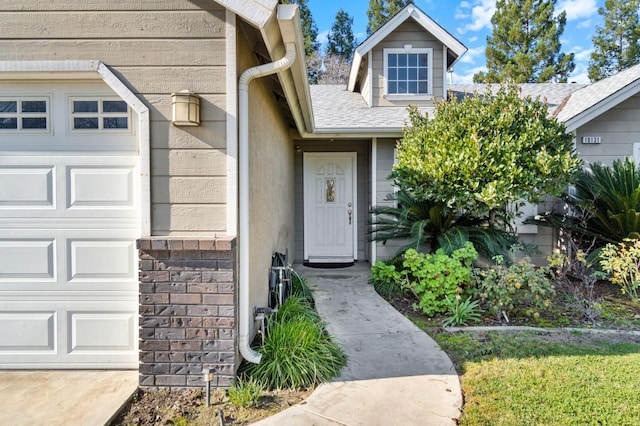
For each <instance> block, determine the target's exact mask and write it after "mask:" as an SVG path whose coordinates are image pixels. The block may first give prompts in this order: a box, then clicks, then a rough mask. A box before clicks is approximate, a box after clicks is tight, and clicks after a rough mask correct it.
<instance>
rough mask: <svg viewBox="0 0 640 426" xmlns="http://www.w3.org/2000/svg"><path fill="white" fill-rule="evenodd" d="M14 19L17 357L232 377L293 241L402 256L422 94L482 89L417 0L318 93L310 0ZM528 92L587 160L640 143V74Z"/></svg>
mask: <svg viewBox="0 0 640 426" xmlns="http://www.w3.org/2000/svg"><path fill="white" fill-rule="evenodd" d="M0 27H1V28H2V32H1V33H0V368H8V369H42V368H63V369H76V368H139V371H140V384H141V386H150V387H172V386H175V387H184V386H201V385H202V384H203V375H202V371H203V369H205V368H215V369H216V370H217V374H216V376H215V377H216V379H215V380H216V384H217V385H221V386H225V385H227V384H228V383H229V382H230V381H231V380H232V378H233V377H234V374H235V372H236V370H237V368H238V366H239V363H240V361H241V359H242V358H246V359H249V360H251V361H254V362H255V361H258V358H259V356H258V354H256V353H255V352H254V351H252V350H251V349H250V347H249V343H250V340H251V339H252V338H253V336H254V334H255V329H256V324H255V322H254V315H253V309H254V307H258V306H264V305H266V303H267V277H268V272H269V266H270V262H271V254H272V253H273V252H274V251H279V252H285V251H288V252H289V253H290V254H291V256H292V258H293V259H292V260H297V261H308V262H312V263H313V262H319V263H326V262H345V263H350V262H353V261H369V262H372V261H374V260H375V259H377V258H383V257H387V256H389V255H390V254H392V252H393V251H392V250H393V248H392V247H387V246H382V245H379V244H373V243H370V242H368V238H367V231H368V221H369V217H368V211H369V208H370V207H371V206H373V205H377V204H380V203H383V202H384V199H385V197H386V195H387V194H388V193H389V192H392V191H393V187H392V186H391V184H390V182H389V181H388V179H387V176H388V175H389V173H390V171H391V168H392V166H393V162H394V148H395V143H396V141H397V139H399V138H400V137H401V135H402V128H403V127H404V125H405V123H406V120H407V119H408V115H407V111H406V107H407V105H409V104H412V105H417V106H418V107H419V108H420V109H421V110H422V111H423V112H426V113H428V112H430V111H433V109H434V108H433V99H446V97H447V96H448V90H449V89H453V90H454V91H455V92H456V94H457V95H458V94H459V93H462V92H464V91H472V90H480V89H481V88H478V87H475V86H474V87H467V86H465V87H459V86H449V85H447V71H448V70H449V69H450V68H451V67H452V66H453V65H454V64H455V63H456V61H457V60H458V59H459V58H460V57H461V56H462V55H463V54H464V52H465V51H466V48H465V47H464V46H463V45H462V44H461V43H460V42H459V41H458V40H456V39H455V38H454V37H453V36H452V35H451V34H449V33H448V32H447V31H445V30H444V29H443V28H441V27H440V26H439V25H438V24H436V23H435V22H434V21H433V20H431V19H430V18H429V17H428V16H427V15H426V14H425V13H424V12H422V11H421V10H420V9H418V8H417V7H415V6H414V5H409V6H407V7H406V8H404V9H403V10H402V11H400V12H399V13H398V14H397V15H396V16H395V17H393V18H392V19H391V20H390V21H389V22H388V23H387V24H385V25H384V26H383V27H381V28H380V29H379V30H378V31H377V32H376V33H374V34H373V35H372V36H371V37H369V38H368V39H367V40H366V41H365V42H363V43H362V44H361V45H360V46H359V47H358V48H357V50H356V52H355V55H354V61H353V66H352V72H351V75H350V79H349V84H348V87H347V88H346V90H345V88H344V87H339V86H309V85H308V83H307V79H306V68H305V65H304V49H303V43H302V33H301V28H300V22H299V14H298V11H297V7H296V6H292V5H278V4H277V1H276V0H216V1H213V0H163V1H142V0H138V1H125V0H115V1H114V0H110V1H108V0H102V1H92V2H86V1H84V0H68V1H65V2H48V3H45V2H41V1H38V0H5V1H3V2H2V5H0ZM274 61H276V62H275V63H273V62H274ZM259 65H263V66H260V67H258V68H256V67H257V66H259ZM247 88H248V90H247ZM183 90H188V91H191V92H193V93H194V94H196V95H198V96H199V101H200V107H199V112H200V114H199V117H193V116H191V117H187V118H186V120H187V121H186V122H185V121H183V119H182V118H181V117H180V116H179V115H180V110H179V108H177V114H176V116H175V117H174V115H173V112H172V103H174V102H175V103H176V107H179V106H180V105H181V104H180V99H181V98H182V95H181V94H180V93H179V92H181V91H183ZM523 90H524V92H525V93H526V92H527V91H530V92H531V94H533V95H537V94H540V96H542V97H546V98H547V99H548V101H549V103H550V104H551V106H552V108H553V109H554V114H556V116H557V117H558V118H559V119H561V120H562V121H564V122H565V123H567V125H568V128H569V130H571V131H574V132H576V135H577V139H576V140H577V149H578V151H579V152H580V154H581V155H582V156H583V157H584V158H586V159H588V160H590V161H591V160H597V159H604V160H605V161H607V162H610V161H611V160H612V159H613V158H617V157H619V156H625V155H633V153H634V151H633V149H635V153H636V154H635V155H636V156H637V155H638V147H637V144H636V145H634V144H633V143H634V142H640V124H639V121H638V119H637V117H638V112H639V111H640V96H639V95H638V92H640V68H639V67H635V68H632V69H630V70H628V71H625V72H623V73H620V74H618V75H617V76H614V77H611V78H610V79H607V80H605V81H603V82H600V83H596V84H593V85H590V86H586V87H582V86H579V85H526V86H524V87H523ZM172 94H177V95H176V96H172ZM189 119H190V120H192V121H193V123H189V122H188V120H189ZM197 121H199V125H185V124H197V123H195V122H197ZM172 122H173V123H172ZM611 123H615V124H611ZM583 137H586V138H587V139H583ZM598 137H599V138H600V139H597V138H598ZM597 141H600V142H601V143H600V144H595V143H593V142H597ZM583 142H589V143H584V144H583ZM528 232H537V233H535V234H531V236H530V239H531V240H532V241H539V242H542V243H544V244H542V245H546V247H547V248H550V247H551V245H552V244H553V239H552V235H551V234H550V233H549V234H547V233H544V234H543V233H542V230H536V229H529V230H528Z"/></svg>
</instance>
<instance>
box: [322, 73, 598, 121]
mask: <svg viewBox="0 0 640 426" xmlns="http://www.w3.org/2000/svg"><path fill="white" fill-rule="evenodd" d="M498 87H499V86H498V85H491V86H487V85H484V84H453V85H450V86H449V90H450V92H451V93H453V94H454V95H455V96H458V97H461V96H464V95H465V94H473V93H486V92H487V91H496V90H497V89H498ZM584 87H586V86H585V85H582V84H557V83H549V84H522V85H520V88H521V95H522V96H525V97H531V98H534V99H536V98H539V99H540V100H541V101H543V102H546V103H547V104H548V106H549V113H550V114H554V113H555V112H556V110H557V109H558V107H560V106H561V105H562V103H563V101H566V99H567V97H568V96H571V95H572V94H573V93H576V92H578V91H580V90H581V89H583V88H584ZM311 104H312V106H313V117H314V121H315V126H316V130H319V131H325V132H328V131H332V130H335V131H344V130H352V131H356V130H358V129H359V130H362V131H371V130H376V131H380V132H385V131H386V132H390V133H397V132H400V131H401V130H402V128H403V127H405V125H406V123H407V122H408V120H409V114H408V113H407V108H406V107H404V106H384V107H372V108H370V107H369V106H368V105H367V103H366V102H365V100H364V98H363V97H362V95H361V94H360V93H358V92H350V91H348V90H347V88H346V87H345V86H344V85H312V86H311ZM419 110H420V111H421V112H422V113H423V114H424V113H433V111H434V110H435V108H433V107H422V108H419Z"/></svg>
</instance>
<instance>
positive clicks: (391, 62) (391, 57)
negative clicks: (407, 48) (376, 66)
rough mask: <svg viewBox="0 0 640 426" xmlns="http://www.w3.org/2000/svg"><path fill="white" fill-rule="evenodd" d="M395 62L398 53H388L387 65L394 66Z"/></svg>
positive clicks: (396, 61) (396, 62)
mask: <svg viewBox="0 0 640 426" xmlns="http://www.w3.org/2000/svg"><path fill="white" fill-rule="evenodd" d="M397 64H398V55H396V54H395V53H390V54H389V63H388V66H390V67H395V66H396V65H397Z"/></svg>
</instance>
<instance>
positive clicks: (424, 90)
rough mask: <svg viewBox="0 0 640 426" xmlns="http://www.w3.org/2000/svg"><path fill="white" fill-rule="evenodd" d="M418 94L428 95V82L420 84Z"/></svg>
mask: <svg viewBox="0 0 640 426" xmlns="http://www.w3.org/2000/svg"><path fill="white" fill-rule="evenodd" d="M418 93H428V92H427V82H426V81H421V82H420V83H418Z"/></svg>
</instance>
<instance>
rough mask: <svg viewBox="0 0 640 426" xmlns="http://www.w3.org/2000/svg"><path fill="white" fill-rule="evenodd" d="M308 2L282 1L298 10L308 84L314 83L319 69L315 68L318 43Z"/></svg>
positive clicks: (316, 27) (315, 26) (301, 0)
mask: <svg viewBox="0 0 640 426" xmlns="http://www.w3.org/2000/svg"><path fill="white" fill-rule="evenodd" d="M307 2H308V0H282V3H283V4H297V5H298V9H299V10H300V23H301V24H302V38H303V39H304V54H305V57H306V58H305V59H306V63H307V71H308V74H309V75H308V78H309V82H310V83H316V82H317V81H318V76H319V72H320V69H319V68H317V67H315V66H314V64H315V63H316V62H317V61H316V60H315V57H317V56H318V49H320V43H319V42H318V26H317V25H316V23H315V21H314V20H313V16H311V9H309V6H308V5H307Z"/></svg>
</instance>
